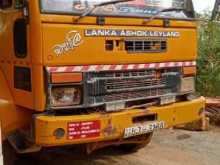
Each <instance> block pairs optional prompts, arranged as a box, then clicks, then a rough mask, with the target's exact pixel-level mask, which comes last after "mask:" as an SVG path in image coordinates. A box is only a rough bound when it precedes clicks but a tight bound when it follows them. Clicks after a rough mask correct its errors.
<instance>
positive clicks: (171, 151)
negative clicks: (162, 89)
mask: <svg viewBox="0 0 220 165" xmlns="http://www.w3.org/2000/svg"><path fill="white" fill-rule="evenodd" d="M7 148H8V147H7ZM6 160H7V161H6ZM29 164H31V165H108V164H111V165H220V129H217V128H213V129H212V130H211V131H209V132H190V131H185V130H163V131H160V132H156V133H155V135H154V137H153V140H152V143H151V144H149V146H147V147H145V148H144V149H141V150H139V151H138V152H135V153H132V154H126V153H123V152H121V151H119V150H117V149H116V148H106V149H102V150H99V151H96V152H95V153H93V154H92V155H89V156H87V155H83V154H82V153H81V152H80V151H79V150H78V149H76V148H65V149H64V148H62V149H60V148H59V149H52V150H47V151H44V152H42V153H41V156H37V157H36V156H35V157H24V158H13V154H12V151H10V149H9V150H7V152H6V153H5V165H29Z"/></svg>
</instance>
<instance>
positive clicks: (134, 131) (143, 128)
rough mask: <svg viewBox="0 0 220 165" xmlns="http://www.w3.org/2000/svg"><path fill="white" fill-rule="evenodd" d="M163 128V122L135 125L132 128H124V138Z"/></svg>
mask: <svg viewBox="0 0 220 165" xmlns="http://www.w3.org/2000/svg"><path fill="white" fill-rule="evenodd" d="M163 128H165V122H164V121H161V122H153V123H148V124H142V125H136V126H134V127H129V128H125V132H124V138H129V137H133V136H138V135H143V134H147V133H150V132H153V131H155V130H158V129H163Z"/></svg>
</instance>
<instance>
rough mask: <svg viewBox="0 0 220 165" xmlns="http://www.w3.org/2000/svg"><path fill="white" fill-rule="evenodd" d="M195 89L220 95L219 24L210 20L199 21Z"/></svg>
mask: <svg viewBox="0 0 220 165" xmlns="http://www.w3.org/2000/svg"><path fill="white" fill-rule="evenodd" d="M197 91H198V92H199V93H200V94H202V95H204V96H209V97H215V96H220V24H218V23H215V22H212V21H203V22H201V23H200V28H199V58H198V76H197Z"/></svg>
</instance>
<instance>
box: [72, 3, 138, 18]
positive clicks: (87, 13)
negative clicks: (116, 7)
mask: <svg viewBox="0 0 220 165" xmlns="http://www.w3.org/2000/svg"><path fill="white" fill-rule="evenodd" d="M129 1H134V0H113V1H107V2H101V3H99V4H96V5H94V6H93V7H92V8H90V9H88V10H87V11H85V12H84V13H83V14H82V15H80V16H79V17H78V18H77V19H76V22H79V20H80V19H82V18H83V17H85V16H87V15H89V14H91V13H92V12H93V11H94V10H95V9H96V8H97V7H101V6H106V5H112V4H117V3H123V2H129Z"/></svg>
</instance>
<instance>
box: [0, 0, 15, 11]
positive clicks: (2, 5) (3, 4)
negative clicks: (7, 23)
mask: <svg viewBox="0 0 220 165" xmlns="http://www.w3.org/2000/svg"><path fill="white" fill-rule="evenodd" d="M11 6H12V0H1V1H0V9H6V8H9V7H11Z"/></svg>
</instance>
